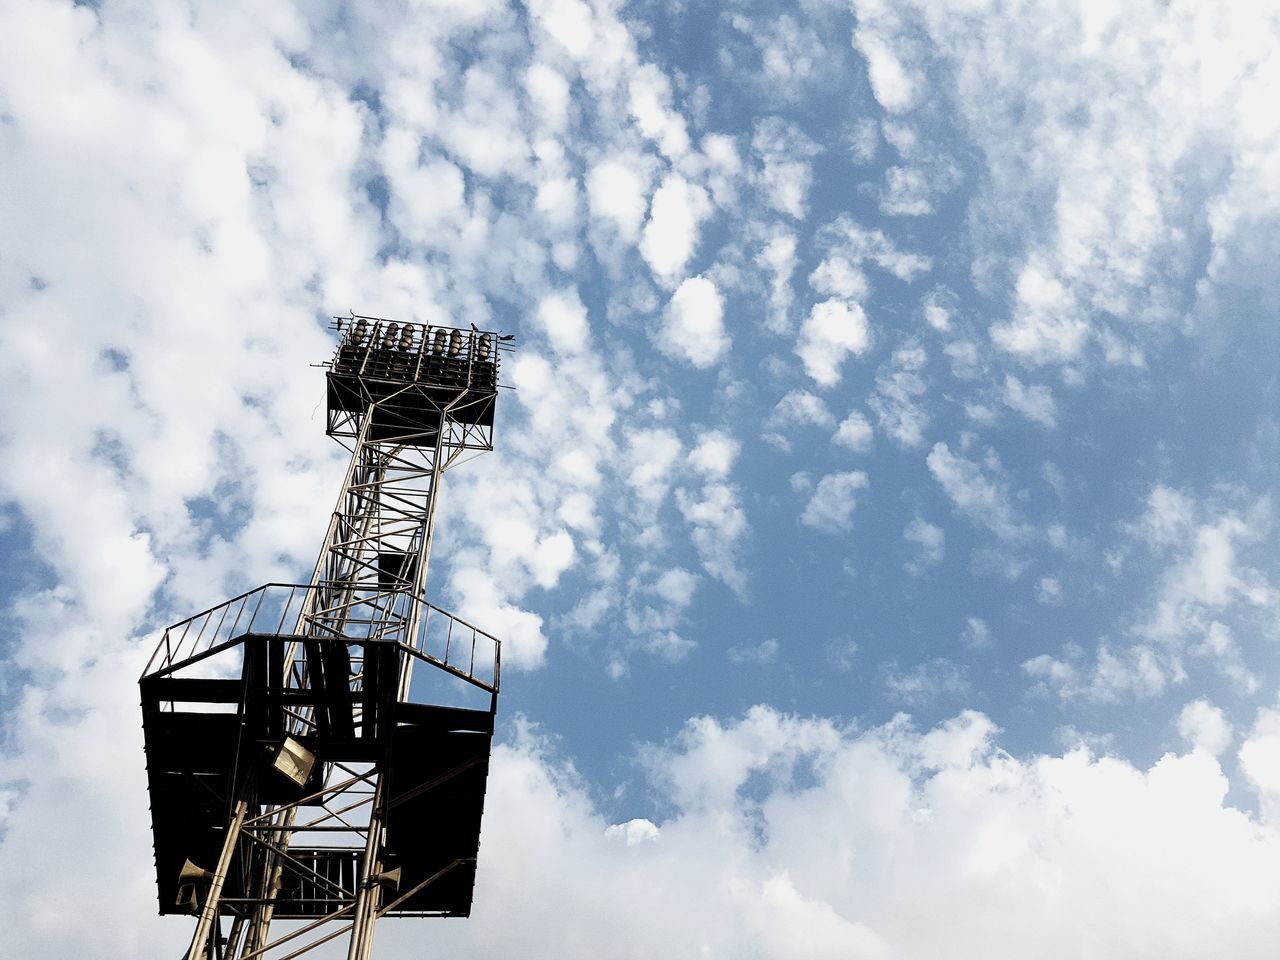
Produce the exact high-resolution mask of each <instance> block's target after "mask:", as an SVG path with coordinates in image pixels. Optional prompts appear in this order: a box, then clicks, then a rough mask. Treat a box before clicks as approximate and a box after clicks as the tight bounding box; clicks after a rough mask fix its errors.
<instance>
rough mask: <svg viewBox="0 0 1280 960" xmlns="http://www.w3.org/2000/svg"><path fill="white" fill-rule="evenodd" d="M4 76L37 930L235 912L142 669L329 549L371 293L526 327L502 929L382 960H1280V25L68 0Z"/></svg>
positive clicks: (11, 446)
mask: <svg viewBox="0 0 1280 960" xmlns="http://www.w3.org/2000/svg"><path fill="white" fill-rule="evenodd" d="M1117 9H1122V10H1123V12H1122V14H1119V15H1118V14H1117ZM0 53H2V55H0V184H2V185H3V186H2V187H0V393H2V394H3V398H4V414H3V416H2V417H0V444H2V447H3V453H2V455H0V564H2V566H3V579H2V580H0V600H2V601H3V603H4V608H5V616H4V618H3V621H2V623H3V625H2V626H0V657H2V658H3V659H2V661H0V662H2V666H0V715H2V719H0V731H2V739H0V930H3V936H4V939H5V943H6V946H5V948H4V949H5V951H6V952H8V951H10V950H11V951H12V955H14V956H23V957H33V958H61V957H70V956H76V957H84V958H111V960H116V958H120V960H123V958H133V957H138V956H151V955H155V956H164V955H176V954H177V953H178V951H179V950H180V949H181V947H182V945H183V943H184V942H185V941H186V939H187V938H188V937H189V935H190V931H191V926H190V924H189V923H188V922H186V921H183V920H181V919H178V918H166V919H163V920H161V919H160V918H157V917H155V915H154V914H155V899H154V897H155V893H154V875H153V873H152V861H151V847H150V837H149V817H148V812H147V800H146V796H145V786H144V773H143V756H142V750H141V737H140V729H139V728H140V715H139V711H138V707H137V688H136V679H137V676H138V674H139V673H140V672H141V669H142V665H143V663H144V662H145V659H146V656H147V655H148V654H149V652H150V648H151V646H152V645H153V644H154V642H155V639H156V636H157V630H158V629H161V628H163V626H164V625H165V624H166V623H169V622H172V621H175V620H178V619H181V618H183V617H185V616H186V615H188V614H190V613H192V612H194V611H196V610H199V609H203V608H205V607H207V606H210V605H212V604H214V603H216V602H219V601H220V600H222V599H224V598H225V597H229V596H232V595H234V594H236V593H238V592H240V591H241V590H244V589H248V588H251V587H253V586H255V585H257V584H259V583H261V582H265V581H268V580H273V579H274V580H286V581H287V580H297V579H305V578H306V576H307V575H308V573H309V571H310V568H311V565H312V563H313V562H314V555H315V551H316V550H317V549H318V546H319V542H320V539H321V537H322V534H323V522H324V516H325V514H326V512H327V511H328V510H329V509H330V508H331V505H332V501H333V497H334V496H335V494H336V490H337V486H338V484H339V483H340V482H341V476H342V470H343V454H342V451H341V450H340V448H338V447H337V445H335V444H333V443H332V442H331V441H328V440H326V438H325V437H324V435H323V414H322V411H321V408H320V407H319V404H320V402H321V401H322V398H323V379H322V372H321V371H319V370H317V369H315V368H314V367H312V366H310V364H314V363H316V362H319V361H323V360H325V359H327V357H328V356H329V355H330V352H331V350H332V339H331V334H330V333H329V331H328V329H327V322H328V318H329V317H331V316H332V315H334V314H345V313H347V312H348V311H349V310H355V311H357V312H363V313H370V314H376V315H381V316H388V317H396V318H400V319H406V320H419V321H427V322H453V323H458V324H461V325H464V326H465V324H466V323H467V322H474V323H476V324H477V325H479V326H481V327H486V328H492V329H499V330H503V331H506V332H510V333H513V334H515V335H516V336H517V341H516V345H517V347H518V353H517V354H516V355H515V356H514V358H513V359H512V361H511V362H509V363H507V364H506V366H505V367H504V370H505V373H506V376H507V380H508V382H509V383H511V384H512V385H514V386H515V387H516V390H515V391H514V392H513V393H504V394H503V396H502V398H501V405H500V408H499V413H498V417H499V422H498V430H497V446H498V451H497V452H495V453H493V454H490V455H487V456H486V457H484V458H481V459H480V460H477V461H475V462H473V463H470V464H467V465H465V466H463V467H460V468H459V469H457V470H456V471H454V472H452V473H451V474H450V475H449V481H448V483H447V485H446V489H445V493H444V497H443V499H442V501H441V507H440V512H439V515H438V518H439V525H438V527H437V540H436V545H435V551H434V554H433V564H432V568H431V579H430V583H429V585H428V588H429V593H430V594H431V596H432V598H433V599H435V600H436V601H437V602H439V603H441V604H442V605H444V606H446V607H448V608H450V609H453V610H455V611H457V612H458V613H459V614H460V615H462V616H465V617H467V618H468V619H471V620H473V621H475V622H476V623H478V624H479V625H481V626H482V627H484V628H486V629H488V630H490V631H491V632H493V633H495V634H497V635H499V636H501V637H502V638H503V639H504V642H505V645H504V648H503V650H504V664H505V665H506V666H507V668H508V669H507V671H506V672H505V676H504V680H505V681H506V682H505V684H504V690H503V697H502V702H501V705H500V711H501V716H500V720H501V727H500V731H499V738H498V740H499V744H498V746H497V748H496V752H495V759H494V765H493V770H492V775H491V781H490V793H489V799H488V803H487V807H486V815H485V816H486V819H485V834H484V840H483V849H482V852H481V861H480V873H479V880H478V886H477V901H476V907H475V911H474V915H473V918H472V919H471V920H469V921H437V922H429V921H399V922H389V923H386V924H384V925H383V926H382V928H381V929H380V930H379V933H378V940H379V944H380V946H381V948H382V949H381V955H382V956H387V957H395V956H402V957H409V956H424V955H437V954H438V955H448V956H454V957H459V958H464V960H465V958H471V957H475V958H479V957H493V956H513V955H519V956H526V957H555V958H597V957H600V956H622V957H637V958H640V957H653V956H659V955H665V956H672V957H700V958H760V960H810V958H826V957H831V958H841V960H848V958H902V960H907V958H935V957H949V958H950V957H956V958H968V957H973V958H979V957H980V958H995V960H1002V958H1014V957H1019V958H1021V957H1027V956H1038V957H1064V958H1065V957H1071V958H1079V957H1091V958H1092V957H1097V958H1129V957H1133V958H1141V957H1157V956H1158V957H1161V958H1171V957H1188V958H1191V957H1196V958H1199V957H1206V956H1222V957H1232V958H1250V957H1264V956H1266V957H1270V956H1273V955H1274V944H1275V942H1276V941H1277V938H1278V937H1280V883H1278V882H1277V876H1280V872H1278V871H1280V699H1278V695H1277V694H1278V691H1280V661H1278V659H1277V651H1278V648H1277V643H1278V641H1280V550H1278V549H1277V547H1276V546H1275V544H1276V542H1277V540H1276V531H1277V524H1278V523H1280V518H1278V517H1277V516H1276V511H1277V509H1278V505H1277V502H1276V497H1277V495H1278V494H1280V460H1278V459H1277V456H1276V450H1277V447H1278V446H1280V397H1278V394H1280V382H1278V380H1280V363H1277V360H1276V357H1277V355H1278V353H1280V327H1278V325H1277V322H1276V318H1277V306H1276V304H1277V299H1278V296H1280V271H1277V269H1276V263H1277V262H1280V110H1277V107H1276V104H1277V102H1280V5H1277V3H1276V2H1274V0H1235V2H1231V0H1222V2H1213V0H1172V2H1154V0H1151V2H1148V0H1127V2H1125V3H1123V4H1111V3H1104V2H1093V0H1087V2H1083V3H1072V2H1067V0H1063V2H1048V0H1046V2H1044V3H1035V4H1026V3H1018V2H1014V0H1010V2H997V0H986V2H984V0H902V2H880V0H851V2H844V3H841V2H835V0H831V2H827V0H800V2H799V3H797V4H793V5H781V4H765V3H749V2H742V3H736V2H726V3H724V4H698V3H691V2H671V3H659V2H656V0H639V2H635V3H628V4H620V3H617V2H611V0H598V2H594V0H534V2H531V3H529V4H528V5H527V6H525V5H508V4H506V3H503V2H499V0H492V2H481V0H464V2H459V3H451V2H445V0H436V2H411V3H396V2H386V3H372V2H370V3H360V4H342V3H325V2H305V0H298V2H294V3H289V2H277V3H270V4H261V3H238V2H216V3H215V2H210V3H188V4H182V3H134V2H115V0H103V2H101V3H97V4H95V3H85V4H77V5H75V6H73V5H71V4H70V3H67V2H52V0H9V2H6V3H4V4H3V5H0Z"/></svg>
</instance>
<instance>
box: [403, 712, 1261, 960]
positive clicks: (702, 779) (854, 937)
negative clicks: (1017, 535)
mask: <svg viewBox="0 0 1280 960" xmlns="http://www.w3.org/2000/svg"><path fill="white" fill-rule="evenodd" d="M994 734H995V731H994V727H993V725H992V724H991V722H990V721H989V720H987V719H986V718H985V717H983V716H981V715H980V714H975V713H964V714H961V715H960V716H959V717H957V718H955V719H954V720H951V721H949V722H947V723H945V724H942V725H940V726H938V727H936V728H934V729H931V730H926V731H917V730H915V729H913V728H912V727H911V726H910V725H909V723H908V722H907V721H906V720H905V718H903V719H899V720H897V721H895V722H894V723H890V724H887V725H885V726H882V727H878V728H875V729H872V730H868V731H866V732H864V733H855V732H853V731H850V730H844V729H841V728H840V727H838V726H836V725H835V724H833V723H831V722H829V721H824V720H811V719H799V718H795V717H789V716H784V715H780V714H778V713H777V712H775V711H773V710H770V709H768V708H764V707H757V708H753V709H752V710H750V711H748V712H747V713H746V714H745V715H744V716H742V717H740V718H736V719H733V720H717V719H714V718H711V717H700V718H697V719H694V720H690V721H689V722H688V724H687V725H686V726H685V728H684V731H683V732H682V733H681V735H680V737H679V738H678V739H677V740H676V741H675V742H674V743H671V744H667V745H661V746H654V747H650V748H647V750H646V751H645V754H644V755H645V757H646V769H647V775H646V778H645V783H644V792H646V793H647V792H650V791H652V792H654V793H656V796H657V802H658V803H659V805H660V806H661V808H662V809H664V810H667V811H669V812H668V813H667V814H666V819H664V820H662V821H661V822H658V821H656V820H649V821H648V822H647V823H646V822H639V823H637V821H645V820H646V818H644V817H643V816H636V815H632V814H629V813H624V814H623V815H624V816H632V819H630V820H626V821H624V822H623V823H620V824H619V823H614V822H611V819H610V818H608V817H606V816H605V815H604V814H603V813H602V812H601V811H600V810H599V808H598V807H597V805H596V802H595V801H594V800H593V799H592V796H593V795H592V793H591V792H590V791H589V790H588V788H587V787H586V786H585V785H584V784H582V783H581V781H580V779H579V778H577V777H576V775H575V774H574V773H573V771H572V770H571V769H568V768H567V767H566V766H565V765H562V764H561V763H560V762H559V761H558V760H557V759H556V758H555V757H554V756H552V755H549V754H548V752H547V747H546V746H545V745H544V744H542V743H541V742H539V741H537V740H536V739H534V738H533V737H531V736H530V735H527V734H526V735H525V736H524V737H522V738H521V739H519V740H517V741H516V742H515V743H513V744H509V745H506V746H502V747H500V748H499V749H498V751H497V754H496V756H495V758H494V763H493V772H492V774H491V781H490V788H489V794H488V797H487V798H486V809H485V828H486V835H485V844H484V851H483V854H482V860H481V868H480V870H479V872H478V875H477V890H476V909H475V912H474V913H473V916H472V918H471V920H470V921H468V923H467V924H465V925H464V924H456V925H455V924H443V925H441V929H440V930H439V931H438V932H437V934H436V936H437V937H438V938H439V947H440V949H441V950H442V951H444V952H447V953H448V954H449V955H450V956H457V957H460V958H462V960H466V958H469V957H472V956H481V955H494V954H509V953H513V952H516V953H518V952H519V951H520V950H522V949H524V948H525V947H526V946H527V945H528V944H529V943H537V944H541V945H543V946H544V947H545V948H546V949H547V950H548V951H552V952H554V953H555V954H556V955H557V956H563V957H571V958H576V957H587V956H599V955H600V954H601V953H602V952H603V953H607V952H609V949H610V945H611V944H617V943H618V942H625V943H627V944H630V945H632V946H633V947H634V948H635V949H636V950H637V951H638V952H640V953H643V954H644V955H646V956H656V955H664V954H670V955H680V954H681V953H683V952H686V951H687V949H688V945H689V944H690V943H696V944H699V945H701V946H703V947H705V948H706V951H707V953H708V954H709V955H713V956H750V955H756V954H761V955H765V956H769V957H778V958H787V960H800V958H809V957H822V958H826V957H831V958H844V957H865V958H872V960H882V958H888V957H926V956H948V957H952V956H955V957H984V958H991V960H1004V958H1014V957H1026V956H1032V955H1034V956H1037V957H1043V958H1045V960H1067V958H1074V957H1079V956H1081V955H1082V954H1086V953H1088V954H1090V955H1092V956H1095V957H1097V958H1099V960H1113V958H1114V960H1120V958H1125V957H1131V956H1133V955H1134V951H1135V949H1136V950H1138V951H1140V952H1142V953H1143V954H1144V955H1145V954H1147V953H1148V952H1150V953H1151V954H1152V955H1157V954H1158V955H1160V956H1168V957H1176V958H1185V960H1190V958H1193V957H1203V956H1230V957H1232V958H1239V960H1255V958H1257V960H1261V958H1265V957H1269V956H1270V955H1271V952H1272V950H1273V944H1274V937H1275V934H1276V931H1277V929H1280V920H1277V919H1276V918H1275V916H1274V910H1273V909H1272V905H1271V904H1272V898H1271V895H1270V892H1269V889H1270V888H1269V887H1268V882H1269V878H1270V876H1271V874H1272V872H1273V870H1274V863H1275V860H1276V857H1277V856H1278V855H1280V838H1277V836H1276V833H1275V830H1274V827H1272V826H1270V825H1266V824H1262V825H1260V824H1258V823H1256V822H1254V821H1253V820H1251V818H1250V817H1249V816H1248V815H1247V814H1245V813H1243V812H1242V811H1240V810H1237V809H1235V808H1233V807H1230V806H1226V805H1224V802H1223V801H1224V794H1225V791H1226V788H1227V781H1226V778H1225V777H1224V775H1223V772H1222V769H1221V768H1220V767H1219V765H1218V764H1217V763H1216V762H1215V760H1214V759H1213V758H1212V757H1211V756H1209V755H1207V754H1205V753H1202V752H1197V753H1194V754H1188V755H1185V756H1177V755H1173V754H1170V755H1168V756H1166V757H1163V758H1161V759H1160V760H1158V761H1157V762H1156V763H1154V764H1152V765H1151V766H1150V767H1145V768H1144V767H1135V766H1132V765H1130V764H1128V763H1126V762H1124V761H1123V760H1118V759H1114V758H1110V757H1094V756H1091V755H1090V754H1089V753H1088V751H1087V750H1085V749H1074V750H1072V751H1070V752H1068V753H1065V754H1064V755H1062V756H1047V755H1032V756H1030V757H1027V758H1025V759H1017V758H1015V757H1013V756H1011V755H1010V754H1009V753H1008V752H1006V751H1004V750H1002V749H1000V746H999V744H998V742H997V740H996V738H995V735H994ZM802 771H811V772H810V773H802ZM613 805H614V804H613V803H611V806H613ZM624 809H625V805H624ZM638 812H642V811H638ZM651 816H652V815H651ZM534 875H538V876H541V877H543V880H542V881H541V882H539V883H537V884H530V883H529V877H530V876H534ZM584 876H587V877H593V878H596V882H593V883H582V882H580V880H581V878H582V877H584ZM1028 878H1031V880H1030V881H1029V880H1028ZM1099 890H1105V891H1106V895H1105V896H1100V895H1099V892H1098V891H1099ZM922 902H924V903H929V904H933V905H935V906H934V907H933V908H932V913H931V917H932V922H930V923H921V922H920V921H919V906H920V904H921V903H922ZM566 914H572V915H573V916H575V917H578V918H579V920H578V922H575V923H574V924H572V925H569V926H566V925H565V924H564V923H563V922H560V919H559V918H562V917H563V916H565V915H566ZM654 916H662V917H663V922H662V923H660V924H655V923H653V922H652V918H653V917H654ZM798 930H799V931H803V933H797V931H798ZM993 931H995V933H993ZM418 936H419V934H418V933H417V932H416V927H414V926H413V925H412V924H406V923H401V924H394V925H392V924H388V925H387V926H385V927H382V928H381V929H380V930H379V934H378V937H379V942H380V943H383V944H384V945H385V947H386V948H387V949H388V950H389V951H391V952H393V953H394V952H396V951H397V950H400V949H412V948H413V945H414V941H415V938H417V937H418ZM766 949H767V950H768V952H767V953H762V951H763V950H766Z"/></svg>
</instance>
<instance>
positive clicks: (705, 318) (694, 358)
mask: <svg viewBox="0 0 1280 960" xmlns="http://www.w3.org/2000/svg"><path fill="white" fill-rule="evenodd" d="M653 339H654V344H655V346H657V348H658V349H659V350H661V351H662V352H663V353H665V354H666V355H667V356H669V357H674V358H676V359H678V360H683V361H685V362H686V363H689V364H691V365H692V366H695V367H709V366H711V365H712V364H713V363H715V362H716V361H718V360H719V359H720V358H721V357H723V356H724V354H725V353H726V352H727V351H728V349H729V337H728V336H727V335H726V334H725V330H724V301H723V300H722V299H721V297H720V291H718V290H717V289H716V285H715V284H714V283H712V282H711V281H710V280H708V279H707V278H706V277H690V278H689V279H687V280H685V281H683V282H682V283H681V284H680V286H679V287H677V288H676V292H675V293H674V294H673V295H672V297H671V302H670V303H668V304H667V309H666V311H665V313H664V314H663V324H662V327H661V329H659V330H658V331H657V333H656V335H655V336H654V338H653Z"/></svg>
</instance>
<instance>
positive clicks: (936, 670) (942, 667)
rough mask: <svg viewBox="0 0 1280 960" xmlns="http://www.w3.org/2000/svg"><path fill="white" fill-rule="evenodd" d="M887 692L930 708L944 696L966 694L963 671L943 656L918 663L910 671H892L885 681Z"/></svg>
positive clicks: (903, 700) (966, 687)
mask: <svg viewBox="0 0 1280 960" xmlns="http://www.w3.org/2000/svg"><path fill="white" fill-rule="evenodd" d="M885 686H886V687H887V688H888V690H889V693H890V694H891V695H892V696H894V697H896V698H897V699H898V700H901V701H902V702H904V703H907V704H910V705H912V706H917V707H924V706H931V705H933V704H934V703H936V702H937V701H938V700H940V699H942V698H944V697H950V698H956V697H962V696H964V695H966V694H967V693H969V690H970V686H969V681H968V679H966V677H965V671H964V668H963V667H961V666H960V665H958V664H956V663H953V662H952V661H950V660H948V659H946V658H945V657H936V658H935V659H933V660H930V661H927V662H925V663H918V664H916V665H915V666H914V667H912V668H911V669H910V670H906V671H903V672H896V671H892V672H890V673H889V675H888V676H887V677H886V678H885Z"/></svg>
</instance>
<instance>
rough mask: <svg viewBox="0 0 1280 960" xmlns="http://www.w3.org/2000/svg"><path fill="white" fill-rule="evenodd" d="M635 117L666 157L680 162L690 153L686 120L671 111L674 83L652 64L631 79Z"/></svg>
mask: <svg viewBox="0 0 1280 960" xmlns="http://www.w3.org/2000/svg"><path fill="white" fill-rule="evenodd" d="M630 95H631V115H632V116H633V117H635V119H636V125H637V126H638V127H639V128H640V132H641V133H643V134H644V135H645V136H646V137H648V138H649V139H651V140H653V141H655V142H656V143H657V144H658V148H659V149H660V150H661V151H662V153H663V155H664V156H666V157H668V158H671V159H676V158H679V157H681V156H683V155H684V154H685V153H687V152H688V150H689V134H688V131H687V130H686V129H685V122H684V118H683V117H681V116H680V115H679V114H678V113H676V112H675V111H674V110H673V109H672V108H671V83H670V81H668V80H667V77H666V75H665V74H664V73H663V72H662V71H661V70H659V69H658V68H657V67H656V66H655V65H653V64H651V63H647V64H644V65H643V66H641V67H640V68H639V69H638V70H636V71H635V72H634V73H633V74H632V75H631V78H630Z"/></svg>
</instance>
